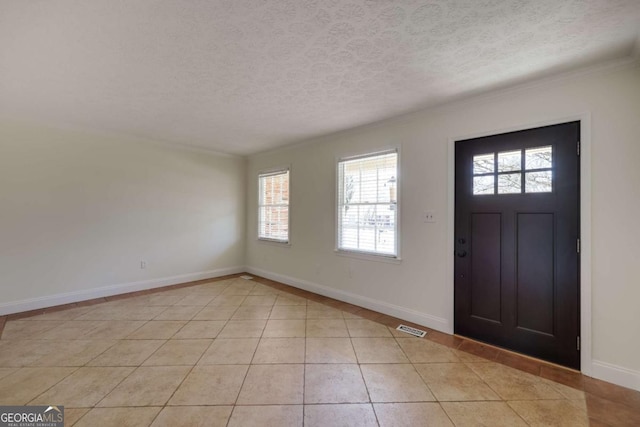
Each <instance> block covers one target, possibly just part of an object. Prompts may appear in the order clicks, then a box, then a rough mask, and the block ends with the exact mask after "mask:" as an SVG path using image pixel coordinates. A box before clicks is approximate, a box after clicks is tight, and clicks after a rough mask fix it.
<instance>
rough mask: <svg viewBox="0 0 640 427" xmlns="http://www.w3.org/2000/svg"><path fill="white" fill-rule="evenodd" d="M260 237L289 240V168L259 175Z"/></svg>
mask: <svg viewBox="0 0 640 427" xmlns="http://www.w3.org/2000/svg"><path fill="white" fill-rule="evenodd" d="M258 191H259V201H258V238H259V239H262V240H272V241H276V242H283V243H288V242H289V170H288V169H283V170H279V171H275V172H269V173H264V174H259V175H258Z"/></svg>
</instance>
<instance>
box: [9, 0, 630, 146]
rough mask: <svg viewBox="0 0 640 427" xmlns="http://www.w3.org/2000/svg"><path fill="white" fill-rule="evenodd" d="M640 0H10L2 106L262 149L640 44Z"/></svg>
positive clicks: (83, 124) (103, 127)
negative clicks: (639, 39) (639, 41)
mask: <svg viewBox="0 0 640 427" xmlns="http://www.w3.org/2000/svg"><path fill="white" fill-rule="evenodd" d="M639 29H640V0H353V1H348V0H192V1H183V0H172V1H169V0H130V1H126V0H57V1H53V0H28V1H27V0H0V116H4V117H10V118H18V119H25V120H30V121H40V122H43V123H54V124H60V125H65V126H77V127H80V128H88V129H96V130H100V131H109V132H119V133H124V134H129V135H137V136H144V137H149V138H153V139H157V140H161V141H168V142H174V143H179V144H186V145H192V146H199V147H205V148H210V149H214V150H218V151H224V152H229V153H238V154H247V153H254V152H257V151H262V150H266V149H269V148H272V147H276V146H279V145H284V144H287V143H291V142H294V141H298V140H301V139H305V138H309V137H313V136H318V135H322V134H326V133H330V132H335V131H339V130H343V129H347V128H351V127H354V126H358V125H363V124H366V123H370V122H373V121H376V120H380V119H384V118H388V117H391V116H395V115H399V114H402V113H405V112H409V111H414V110H416V109H419V108H423V107H427V106H432V105H436V104H440V103H443V102H446V101H450V100H452V99H456V98H460V97H463V96H465V95H469V94H472V93H478V92H482V91H486V90H489V89H493V88H497V87H501V86H505V85H510V84H513V83H517V82H521V81H525V80H527V79H532V78H537V77H540V76H543V75H548V74H552V73H555V72H559V71H564V70H569V69H572V68H576V67H580V66H585V65H589V64H593V63H597V62H601V61H607V60H611V59H614V58H620V57H624V56H628V55H630V54H631V53H632V52H633V50H634V46H635V44H636V43H638V42H637V40H638V30H639Z"/></svg>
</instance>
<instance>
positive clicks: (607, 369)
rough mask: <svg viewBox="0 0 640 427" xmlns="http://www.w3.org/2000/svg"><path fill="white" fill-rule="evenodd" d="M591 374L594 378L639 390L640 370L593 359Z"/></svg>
mask: <svg viewBox="0 0 640 427" xmlns="http://www.w3.org/2000/svg"><path fill="white" fill-rule="evenodd" d="M591 374H592V376H593V377H594V378H597V379H599V380H603V381H607V382H610V383H613V384H617V385H619V386H622V387H627V388H630V389H633V390H638V391H640V372H638V371H634V370H633V369H628V368H623V367H622V366H617V365H613V364H611V363H607V362H602V361H600V360H594V361H593V362H592V368H591Z"/></svg>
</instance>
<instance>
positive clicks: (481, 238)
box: [454, 122, 580, 369]
mask: <svg viewBox="0 0 640 427" xmlns="http://www.w3.org/2000/svg"><path fill="white" fill-rule="evenodd" d="M579 132H580V123H579V122H573V123H566V124H561V125H554V126H546V127H542V128H537V129H530V130H525V131H519V132H511V133H505V134H501V135H495V136H489V137H483V138H476V139H469V140H464V141H457V142H456V145H455V153H456V154H455V159H456V160H455V161H456V164H455V166H456V172H455V177H456V195H455V202H456V206H455V215H456V218H455V239H456V241H455V254H454V255H455V332H456V333H457V334H459V335H463V336H467V337H470V338H474V339H477V340H480V341H484V342H487V343H490V344H494V345H498V346H500V347H505V348H508V349H511V350H515V351H518V352H521V353H525V354H528V355H531V356H535V357H538V358H541V359H545V360H548V361H551V362H555V363H558V364H561V365H565V366H569V367H572V368H576V369H578V368H579V367H580V351H579V346H578V342H579V338H578V336H579V315H580V313H579V240H578V239H579V203H580V201H579V183H580V177H579Z"/></svg>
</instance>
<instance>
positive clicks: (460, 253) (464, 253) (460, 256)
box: [458, 251, 467, 258]
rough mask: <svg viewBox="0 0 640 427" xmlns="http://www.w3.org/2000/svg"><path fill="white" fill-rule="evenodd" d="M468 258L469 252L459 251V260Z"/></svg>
mask: <svg viewBox="0 0 640 427" xmlns="http://www.w3.org/2000/svg"><path fill="white" fill-rule="evenodd" d="M466 256H467V251H459V252H458V258H464V257H466Z"/></svg>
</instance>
